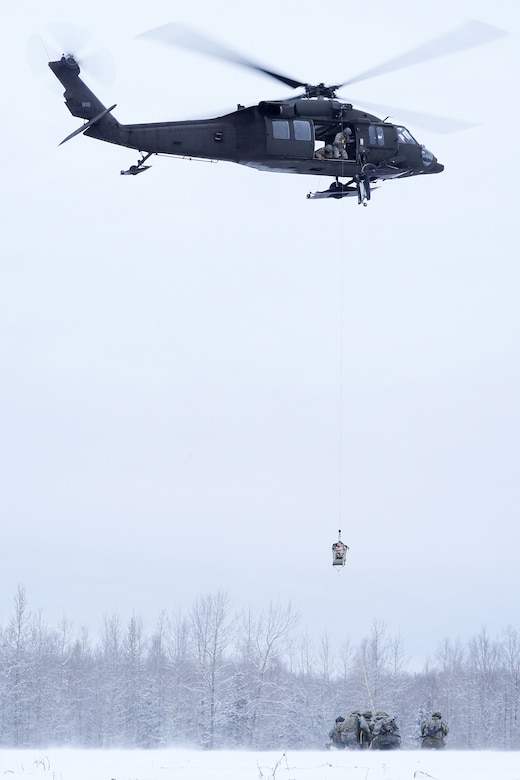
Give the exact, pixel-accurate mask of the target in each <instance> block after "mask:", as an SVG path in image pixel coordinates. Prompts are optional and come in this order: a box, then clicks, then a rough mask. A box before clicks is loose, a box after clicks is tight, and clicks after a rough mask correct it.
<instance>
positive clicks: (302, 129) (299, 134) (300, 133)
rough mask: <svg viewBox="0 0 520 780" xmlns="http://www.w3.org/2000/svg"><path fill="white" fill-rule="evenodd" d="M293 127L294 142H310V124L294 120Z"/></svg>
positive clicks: (301, 120)
mask: <svg viewBox="0 0 520 780" xmlns="http://www.w3.org/2000/svg"><path fill="white" fill-rule="evenodd" d="M293 127H294V140H295V141H310V140H311V139H312V133H311V125H310V122H306V121H304V120H303V119H295V120H294V122H293Z"/></svg>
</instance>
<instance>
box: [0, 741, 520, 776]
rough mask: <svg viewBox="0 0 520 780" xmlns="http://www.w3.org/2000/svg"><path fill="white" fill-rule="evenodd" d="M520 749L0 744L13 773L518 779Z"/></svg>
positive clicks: (4, 765) (2, 765)
mask: <svg viewBox="0 0 520 780" xmlns="http://www.w3.org/2000/svg"><path fill="white" fill-rule="evenodd" d="M518 759H519V755H518V753H514V752H510V751H509V752H506V753H504V752H502V753H499V752H492V751H489V752H482V751H477V750H472V751H450V750H446V751H443V752H439V751H432V750H428V751H424V750H423V751H421V750H394V751H385V752H384V753H381V752H380V751H364V752H363V753H362V754H360V753H359V752H357V751H350V750H344V751H326V750H323V751H321V752H320V751H314V752H311V751H296V752H294V753H291V752H288V753H285V752H284V750H283V747H281V748H280V750H279V751H272V752H269V753H267V752H258V751H253V750H252V751H229V750H217V751H214V750H210V751H195V750H126V751H125V750H104V751H103V750H55V749H51V750H45V751H40V752H38V751H34V750H3V751H1V752H0V769H1V770H2V772H3V773H4V774H5V773H9V777H10V778H12V780H26V778H27V776H28V775H30V776H31V777H33V778H38V780H47V778H48V777H52V778H54V777H59V778H60V779H62V780H106V778H107V777H111V778H115V780H126V778H130V777H132V778H139V780H171V778H172V777H177V776H178V773H179V772H181V773H182V777H183V778H186V780H205V778H207V777H211V778H215V780H235V778H236V779H237V780H308V778H312V780H335V778H342V777H345V776H348V777H349V778H352V780H366V778H367V777H370V778H371V780H397V779H398V778H405V777H406V778H412V777H413V778H415V779H416V780H432V778H433V780H439V779H440V780H460V778H461V777H468V778H471V780H489V778H490V777H500V780H517V778H518Z"/></svg>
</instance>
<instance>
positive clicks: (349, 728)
mask: <svg viewBox="0 0 520 780" xmlns="http://www.w3.org/2000/svg"><path fill="white" fill-rule="evenodd" d="M360 715H361V713H360V712H359V710H353V711H352V712H351V713H350V715H349V716H348V718H347V719H346V721H345V722H344V723H342V724H341V740H342V742H343V744H344V745H345V747H346V748H349V749H350V750H353V749H355V748H358V747H359V717H360Z"/></svg>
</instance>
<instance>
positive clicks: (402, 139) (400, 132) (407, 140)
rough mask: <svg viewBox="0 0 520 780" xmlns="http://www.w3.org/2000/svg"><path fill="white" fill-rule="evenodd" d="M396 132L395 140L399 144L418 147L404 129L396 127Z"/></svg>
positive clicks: (408, 132)
mask: <svg viewBox="0 0 520 780" xmlns="http://www.w3.org/2000/svg"><path fill="white" fill-rule="evenodd" d="M396 130H397V140H398V141H399V143H400V144H415V145H416V146H419V144H418V143H417V141H416V140H415V138H414V137H413V135H412V134H411V132H410V131H409V130H407V129H406V127H396Z"/></svg>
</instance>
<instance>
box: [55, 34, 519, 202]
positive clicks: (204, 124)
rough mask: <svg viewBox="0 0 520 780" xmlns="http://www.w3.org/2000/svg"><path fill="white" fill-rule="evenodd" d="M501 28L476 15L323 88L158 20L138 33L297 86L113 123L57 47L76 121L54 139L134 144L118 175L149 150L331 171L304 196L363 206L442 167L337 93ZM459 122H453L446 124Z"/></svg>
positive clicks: (136, 168)
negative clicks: (134, 153)
mask: <svg viewBox="0 0 520 780" xmlns="http://www.w3.org/2000/svg"><path fill="white" fill-rule="evenodd" d="M504 34H505V33H504V32H503V31H502V30H499V29H498V28H496V27H492V26H490V25H488V24H485V23H483V22H478V21H468V22H466V23H465V24H463V25H462V26H461V27H460V28H457V29H456V30H453V31H451V32H449V33H446V34H444V35H441V36H439V37H438V38H436V39H434V40H433V41H430V42H429V43H427V44H423V45H422V46H419V47H417V48H416V49H413V50H412V51H409V52H407V53H406V54H404V55H401V56H399V57H396V58H394V59H392V60H390V61H388V62H386V63H383V64H382V65H380V66H378V67H376V68H372V69H371V70H368V71H365V72H364V73H361V74H360V75H358V76H356V77H353V78H351V79H349V80H348V81H345V82H343V83H341V84H335V85H326V84H324V83H318V84H311V83H307V82H304V81H301V80H298V79H293V78H291V77H288V76H285V75H283V74H280V73H277V72H276V71H274V70H271V69H269V68H266V67H264V66H262V65H259V64H258V63H256V62H254V61H253V60H250V59H248V58H246V57H243V56H242V55H240V54H238V53H236V52H234V51H233V50H231V49H229V48H227V47H225V46H222V45H220V44H217V43H216V42H214V41H211V40H210V39H208V38H206V37H204V36H203V35H201V34H199V33H196V32H195V31H193V30H190V29H189V28H185V27H183V26H181V25H178V24H173V23H172V24H166V25H163V26H161V27H157V28H154V29H152V30H150V31H148V32H146V33H142V35H141V36H139V37H143V38H149V39H151V40H154V41H158V42H159V43H162V44H166V45H170V46H182V47H185V48H190V49H195V50H198V51H200V52H202V53H203V54H207V55H210V56H213V57H217V58H219V59H224V60H228V61H231V62H232V63H235V64H237V65H240V66H242V67H246V68H250V69H252V70H254V71H257V72H260V73H262V74H264V75H265V76H268V77H270V78H272V79H275V80H277V81H278V82H281V83H282V84H284V85H285V86H286V87H290V88H292V89H301V90H303V91H302V92H300V93H299V94H297V95H296V96H293V97H290V98H286V99H271V100H262V101H260V102H259V103H258V104H256V105H252V106H248V107H246V106H243V105H240V104H238V105H237V109H236V110H235V111H232V112H231V113H227V114H224V115H223V116H218V117H215V118H210V119H198V120H191V121H190V120H183V121H174V122H153V123H143V124H120V123H119V122H118V121H117V120H116V118H115V117H114V115H113V110H114V109H115V108H116V104H114V105H111V106H110V107H108V108H106V107H105V106H104V105H103V104H102V103H101V101H100V100H99V99H98V98H97V97H96V95H94V93H93V92H92V91H91V90H90V89H89V87H87V85H86V84H85V83H84V82H83V81H82V79H81V78H80V67H79V62H78V59H77V57H75V56H74V54H72V53H67V54H63V55H62V57H61V58H60V59H59V60H56V61H54V62H49V63H48V64H49V67H50V69H51V70H52V72H53V73H54V74H55V76H56V77H57V78H58V79H59V81H60V82H61V84H62V85H63V87H64V88H65V92H64V98H65V104H66V106H67V108H68V109H69V111H70V112H71V114H72V115H73V116H77V117H80V118H82V119H84V120H85V123H84V124H83V125H82V126H81V127H79V128H78V129H77V130H75V131H74V132H72V133H70V135H68V136H67V137H66V138H64V139H63V141H62V142H61V143H62V144H63V143H65V142H66V141H69V140H70V139H71V138H73V137H75V136H76V135H79V134H83V135H86V136H89V137H91V138H97V139H98V140H100V141H106V142H108V143H112V144H117V145H119V146H125V147H128V148H130V149H136V150H138V152H139V154H140V155H141V156H140V158H139V159H138V161H137V163H136V164H134V165H131V166H130V167H129V168H128V169H127V170H122V171H121V174H122V175H126V176H129V175H131V176H135V175H137V174H141V173H144V172H145V171H146V170H148V169H149V168H150V167H151V166H150V165H149V164H148V165H147V164H146V163H147V161H148V160H149V158H150V157H152V156H153V155H166V156H173V157H178V158H187V159H202V160H212V161H220V160H222V161H226V162H232V163H238V164H240V165H246V166H249V167H252V168H256V169H258V170H261V171H275V172H278V173H297V174H304V175H311V176H321V177H330V178H332V180H333V181H332V183H331V184H330V186H329V188H328V189H327V190H324V191H317V192H310V193H308V195H307V198H310V199H319V198H335V199H341V198H346V197H354V198H357V202H358V203H359V204H363V205H364V206H366V205H367V204H368V201H369V200H370V198H371V193H372V189H374V185H376V186H378V183H379V182H384V181H386V180H390V179H402V178H407V177H411V176H423V175H430V174H436V173H441V172H442V171H443V170H444V166H443V165H442V164H441V163H440V162H439V161H438V160H437V158H436V157H435V156H434V154H433V153H432V152H430V151H429V150H428V149H427V148H426V147H425V146H423V145H422V144H420V143H419V142H418V141H416V139H415V137H414V136H413V135H412V133H411V132H410V131H409V130H408V129H407V128H406V127H404V126H403V125H400V124H394V123H392V122H390V121H388V118H386V119H380V118H379V117H378V116H376V115H375V114H371V113H369V112H368V111H365V110H363V109H362V108H361V109H358V108H354V106H353V104H352V103H351V102H349V101H347V100H344V99H342V98H341V97H340V96H339V95H338V90H340V89H342V88H344V87H346V86H349V85H350V84H354V83H357V82H360V81H363V80H365V79H368V78H372V77H374V76H377V75H381V74H384V73H389V72H391V71H395V70H399V69H401V68H405V67H409V66H410V65H415V64H418V63H420V62H424V61H426V60H431V59H434V58H437V57H440V56H444V55H446V54H451V53H453V52H456V51H459V50H461V49H464V48H470V47H473V46H479V45H481V44H484V43H490V42H491V41H493V40H495V39H497V38H498V37H501V36H502V35H504ZM421 116H423V117H424V116H427V115H421ZM432 118H433V117H432ZM468 126H470V125H469V124H468V123H464V122H461V123H458V124H456V127H455V129H461V128H463V127H468ZM451 129H453V127H452V128H451ZM60 145H61V144H60Z"/></svg>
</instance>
